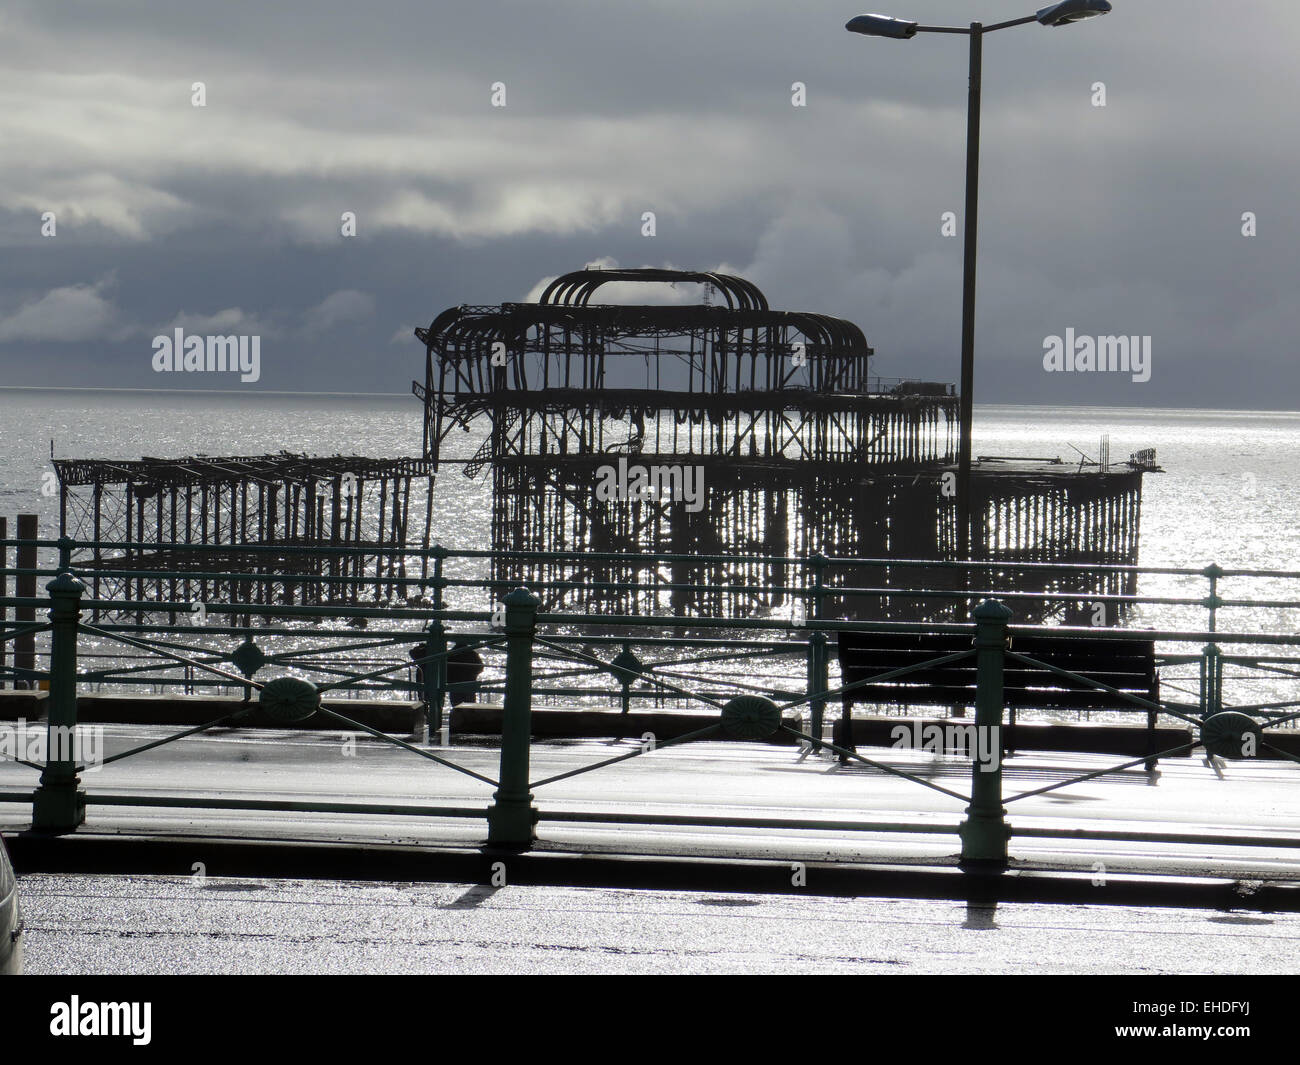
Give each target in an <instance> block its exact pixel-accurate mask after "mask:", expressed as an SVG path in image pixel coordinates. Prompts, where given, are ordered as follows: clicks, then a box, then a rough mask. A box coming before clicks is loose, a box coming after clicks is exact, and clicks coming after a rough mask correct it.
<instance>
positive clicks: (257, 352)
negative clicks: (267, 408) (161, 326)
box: [153, 326, 262, 384]
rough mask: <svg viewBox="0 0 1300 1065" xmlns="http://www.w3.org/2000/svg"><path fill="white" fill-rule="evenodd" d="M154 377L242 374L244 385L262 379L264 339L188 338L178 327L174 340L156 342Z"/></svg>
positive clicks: (172, 337)
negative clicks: (186, 374)
mask: <svg viewBox="0 0 1300 1065" xmlns="http://www.w3.org/2000/svg"><path fill="white" fill-rule="evenodd" d="M153 368H154V372H155V373H168V372H172V371H177V372H184V373H220V372H226V371H229V372H232V373H237V374H239V379H240V380H241V381H243V382H244V383H245V384H251V383H252V382H254V381H256V380H258V379H259V378H260V377H261V376H262V338H261V337H260V336H199V335H197V334H195V335H192V336H186V335H185V330H184V329H182V328H180V327H179V326H178V327H177V328H176V330H175V332H174V333H173V335H172V336H165V335H159V336H156V337H154V338H153Z"/></svg>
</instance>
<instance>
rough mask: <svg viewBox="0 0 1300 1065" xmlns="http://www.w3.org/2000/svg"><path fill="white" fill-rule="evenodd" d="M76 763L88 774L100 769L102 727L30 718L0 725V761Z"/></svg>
mask: <svg viewBox="0 0 1300 1065" xmlns="http://www.w3.org/2000/svg"><path fill="white" fill-rule="evenodd" d="M46 761H50V762H65V761H73V762H77V763H78V764H80V765H84V766H85V767H86V769H87V771H88V772H92V773H93V772H94V771H95V770H97V769H99V768H100V765H101V764H102V763H103V761H104V728H103V726H102V725H48V726H47V725H46V724H44V723H43V722H40V721H34V722H32V723H31V726H30V727H29V726H28V723H27V719H26V718H23V717H20V718H19V719H18V720H17V721H15V722H12V723H11V722H5V723H3V724H0V762H29V763H32V764H34V765H40V764H41V763H43V762H46Z"/></svg>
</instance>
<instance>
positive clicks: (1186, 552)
mask: <svg viewBox="0 0 1300 1065" xmlns="http://www.w3.org/2000/svg"><path fill="white" fill-rule="evenodd" d="M421 417H422V414H421V408H420V404H419V402H418V401H417V400H416V399H415V398H414V397H413V396H347V397H343V396H327V395H311V394H301V395H284V394H266V393H262V394H258V393H240V394H238V395H229V394H203V393H194V392H170V393H162V392H130V391H82V390H71V389H70V390H62V391H58V390H50V391H46V390H4V389H0V515H7V516H8V517H10V519H11V520H12V518H13V516H14V515H16V514H18V513H37V514H39V515H40V516H41V530H42V534H43V535H48V536H54V535H57V529H58V524H57V522H58V506H57V496H51V495H44V494H42V491H41V487H42V480H43V478H44V477H45V475H46V474H49V473H51V472H52V467H51V466H50V462H49V457H50V442H51V440H53V442H54V451H55V454H56V455H57V456H59V457H82V458H101V459H114V458H116V459H135V458H139V457H141V456H142V455H149V456H154V457H179V456H183V455H190V454H198V453H206V454H209V455H255V454H265V453H274V452H278V451H282V450H287V451H294V452H308V453H313V454H322V455H332V454H339V453H341V454H361V455H368V456H373V457H391V456H401V455H418V454H419V453H420V448H421ZM1103 433H1105V434H1109V437H1110V453H1111V458H1112V461H1115V460H1119V459H1123V458H1126V457H1127V456H1128V455H1129V453H1131V452H1133V451H1137V450H1139V449H1142V448H1155V450H1156V457H1157V460H1158V461H1159V463H1160V465H1161V466H1162V467H1163V468H1164V470H1165V472H1164V473H1157V474H1150V475H1148V476H1147V477H1146V479H1145V486H1144V491H1143V503H1142V516H1141V546H1140V562H1141V563H1142V564H1143V565H1151V566H1186V567H1197V568H1199V567H1203V566H1205V565H1207V564H1209V563H1211V562H1215V563H1218V564H1219V565H1220V566H1223V567H1225V568H1258V569H1281V570H1300V537H1298V536H1297V526H1298V523H1300V477H1297V470H1300V413H1290V412H1283V413H1279V412H1261V411H1213V410H1155V409H1142V408H1081V407H1074V408H1063V409H1053V408H1047V407H1029V406H977V407H976V416H975V430H974V449H975V454H976V455H1025V456H1035V457H1050V456H1058V455H1059V456H1060V457H1061V458H1063V459H1065V460H1067V461H1072V460H1077V459H1078V458H1079V455H1078V452H1076V451H1075V450H1074V448H1078V449H1079V450H1080V451H1082V452H1084V453H1086V454H1087V455H1089V456H1090V457H1093V458H1095V457H1097V454H1098V447H1099V441H1100V437H1101V435H1102V434H1103ZM453 443H454V445H455V447H456V450H457V452H461V451H463V453H464V454H465V455H469V454H471V453H472V452H473V450H474V447H475V446H476V444H477V440H476V439H474V438H471V437H469V436H464V437H460V436H459V434H458V436H457V438H456V440H455V441H453ZM436 499H437V505H436V507H435V509H434V517H433V530H432V533H433V539H434V540H435V541H436V542H441V543H443V544H445V545H447V546H449V547H460V548H471V547H472V548H484V547H487V546H489V544H488V514H489V506H490V491H489V481H488V477H487V474H486V473H484V474H481V475H480V477H479V479H478V480H475V481H470V480H467V479H466V478H465V477H464V476H463V475H462V474H461V473H460V472H459V470H456V469H454V468H449V469H447V470H446V472H444V473H443V474H442V475H441V476H440V479H439V484H438V489H437V492H436ZM11 529H12V526H11ZM11 535H12V532H11ZM1205 591H1206V589H1205V584H1204V582H1203V581H1199V580H1193V581H1187V580H1177V579H1174V578H1170V577H1163V576H1157V575H1153V576H1149V577H1144V578H1143V580H1142V581H1141V583H1140V584H1139V592H1140V593H1142V594H1148V595H1164V596H1173V595H1182V596H1203V595H1204V594H1205ZM1221 594H1227V595H1238V596H1240V597H1242V598H1255V599H1258V598H1262V597H1265V596H1267V597H1270V598H1275V599H1300V581H1271V580H1270V581H1265V580H1256V579H1249V580H1248V579H1241V580H1238V581H1236V582H1227V583H1225V585H1224V588H1223V589H1222V591H1221ZM1204 619H1205V615H1204V612H1203V611H1201V610H1199V609H1198V608H1194V607H1175V606H1159V605H1157V606H1149V607H1145V608H1143V609H1142V610H1141V611H1139V612H1138V614H1137V615H1136V616H1135V618H1134V621H1133V623H1134V624H1140V625H1143V626H1151V627H1161V628H1168V627H1180V628H1188V627H1190V628H1198V629H1199V628H1201V627H1203V624H1204ZM1221 626H1222V627H1225V628H1233V629H1246V630H1252V631H1263V630H1267V631H1274V632H1279V631H1280V632H1296V631H1297V630H1300V611H1296V610H1291V609H1286V610H1271V611H1262V610H1252V609H1237V610H1230V611H1224V612H1223V615H1222V618H1221Z"/></svg>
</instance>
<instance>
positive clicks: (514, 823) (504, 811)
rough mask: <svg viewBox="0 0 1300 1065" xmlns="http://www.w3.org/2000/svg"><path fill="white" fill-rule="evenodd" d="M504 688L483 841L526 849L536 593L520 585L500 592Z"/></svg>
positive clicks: (530, 824) (532, 811)
mask: <svg viewBox="0 0 1300 1065" xmlns="http://www.w3.org/2000/svg"><path fill="white" fill-rule="evenodd" d="M505 605H506V693H505V712H504V714H503V715H502V718H501V777H500V786H499V788H498V789H497V791H496V793H495V794H494V795H493V797H492V798H493V800H494V801H493V803H492V805H491V806H490V807H488V812H487V819H488V845H489V846H497V847H517V848H519V849H521V850H523V849H527V847H528V846H529V844H531V843H532V841H533V838H534V836H535V834H536V829H535V826H536V824H537V808H536V807H535V806H534V805H533V796H532V793H531V792H529V790H528V755H529V744H530V742H531V741H532V721H533V635H534V634H535V632H536V631H537V607H538V601H537V597H536V596H534V595H533V594H532V593H531V592H529V591H528V590H527V589H525V588H516V589H515V590H514V591H513V592H511V593H510V594H509V595H508V596H506V601H505Z"/></svg>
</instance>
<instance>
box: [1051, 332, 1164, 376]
mask: <svg viewBox="0 0 1300 1065" xmlns="http://www.w3.org/2000/svg"><path fill="white" fill-rule="evenodd" d="M1043 353H1044V354H1043V369H1044V370H1046V371H1047V372H1048V373H1089V372H1094V373H1127V374H1132V375H1133V380H1134V381H1135V382H1138V383H1142V382H1144V381H1150V380H1151V338H1150V337H1149V336H1132V337H1121V336H1104V337H1102V336H1099V337H1090V336H1076V335H1075V332H1074V330H1073V329H1067V330H1066V331H1065V336H1063V337H1061V336H1049V337H1045V338H1044V339H1043Z"/></svg>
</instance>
